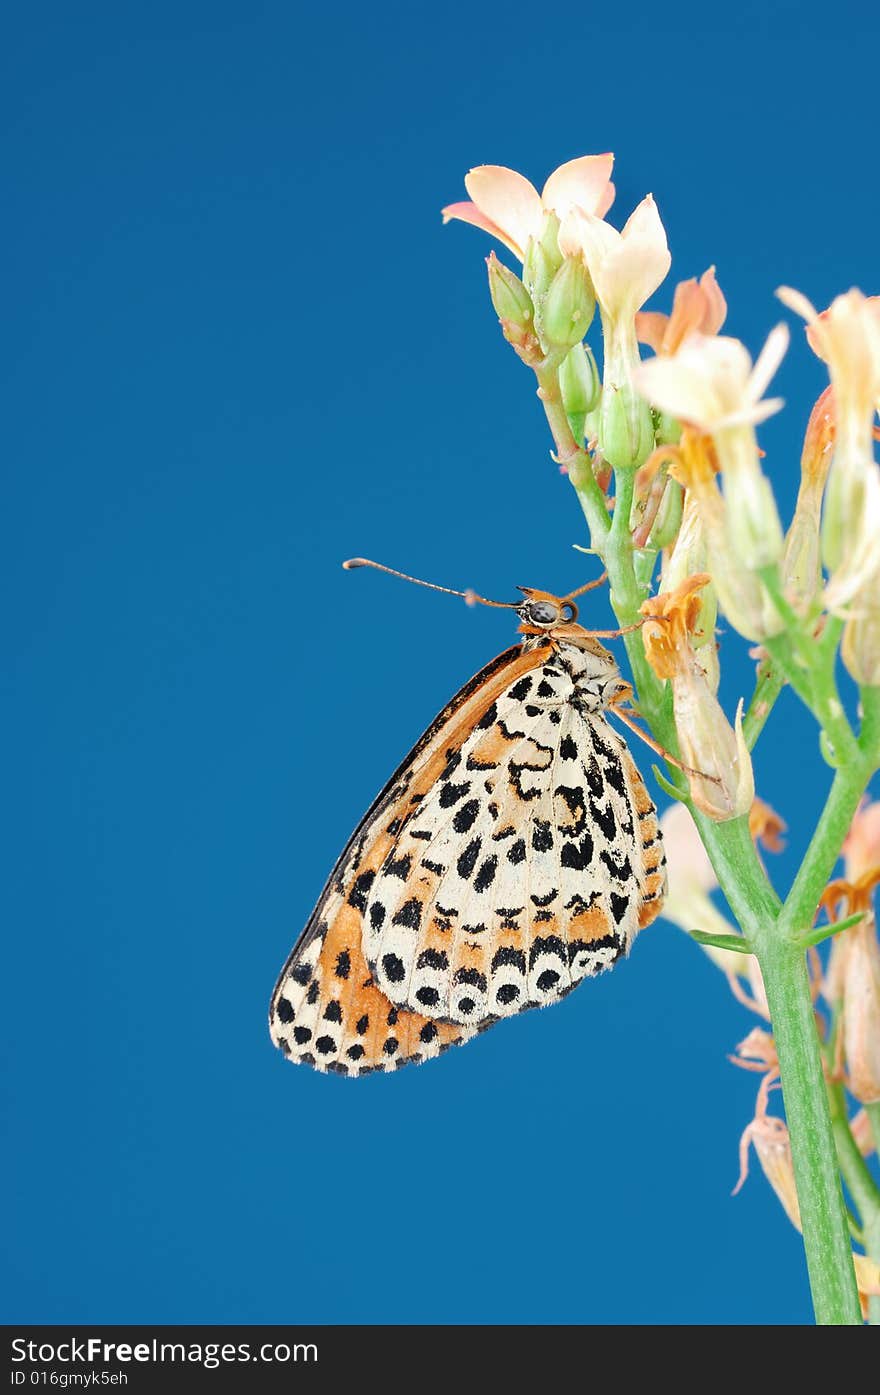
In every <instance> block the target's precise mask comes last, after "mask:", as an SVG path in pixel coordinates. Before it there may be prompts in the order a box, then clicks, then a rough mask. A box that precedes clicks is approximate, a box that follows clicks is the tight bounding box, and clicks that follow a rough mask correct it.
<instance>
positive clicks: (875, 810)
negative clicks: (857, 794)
mask: <svg viewBox="0 0 880 1395" xmlns="http://www.w3.org/2000/svg"><path fill="white" fill-rule="evenodd" d="M843 856H844V865H845V867H846V876H847V880H848V881H849V882H858V881H859V880H860V879H861V878H862V877H864V876H865V875H866V874H869V873H871V872H873V871H875V870H876V869H877V868H878V867H880V801H874V802H872V801H871V800H870V799H863V800H862V803H861V805H860V806H859V809H858V812H857V814H856V816H855V818H854V819H853V821H852V823H851V824H850V826H849V832H848V833H847V835H846V838H845V839H844V843H843Z"/></svg>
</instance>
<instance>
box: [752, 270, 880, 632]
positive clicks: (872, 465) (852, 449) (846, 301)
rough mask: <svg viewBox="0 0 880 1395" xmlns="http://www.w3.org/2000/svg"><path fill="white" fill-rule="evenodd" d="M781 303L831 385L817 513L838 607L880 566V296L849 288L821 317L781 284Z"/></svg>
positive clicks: (828, 595) (829, 597)
mask: <svg viewBox="0 0 880 1395" xmlns="http://www.w3.org/2000/svg"><path fill="white" fill-rule="evenodd" d="M777 295H778V296H779V299H780V300H781V301H782V302H783V304H784V305H787V306H788V308H789V309H790V310H794V312H795V313H796V314H798V315H801V316H803V318H804V319H805V320H806V321H807V326H808V329H807V337H808V339H809V341H810V344H811V346H812V348H813V349H814V350H815V352H816V353H817V354H818V355H819V357H820V358H822V359H823V360H824V361H825V362H826V363H827V365H828V373H829V376H830V378H831V386H832V387H833V389H834V455H833V459H832V463H831V469H830V472H829V475H828V486H827V489H826V491H825V502H824V511H823V518H822V556H823V559H824V562H825V565H826V567H827V568H828V570H829V572H830V573H831V579H830V581H829V583H828V585H827V587H826V588H825V604H826V606H827V607H828V608H829V609H831V610H833V611H835V613H837V612H841V611H843V613H845V607H846V606H847V605H848V603H849V602H850V601H852V600H853V599H854V598H856V597H857V596H858V594H859V593H860V592H861V591H862V590H863V589H864V587H865V585H866V583H867V582H869V581H870V580H871V579H872V578H873V577H874V576H875V575H876V573H877V572H878V570H880V549H878V548H877V545H876V541H877V537H878V535H880V469H878V467H877V465H876V462H875V460H874V446H873V438H872V437H873V424H874V413H875V410H876V407H877V403H878V401H880V297H877V296H874V297H871V298H870V299H869V298H868V297H866V296H864V295H863V294H862V292H861V291H859V290H856V289H853V290H850V291H847V293H846V294H845V295H839V296H837V298H836V299H835V300H834V301H832V303H831V305H830V306H829V307H828V309H827V310H825V311H823V312H822V314H821V315H820V314H819V312H818V311H817V310H816V308H815V306H814V305H812V304H811V303H810V301H809V300H807V298H806V296H804V295H801V293H800V292H799V291H795V290H792V289H791V287H790V286H782V287H781V288H780V289H779V290H778V291H777Z"/></svg>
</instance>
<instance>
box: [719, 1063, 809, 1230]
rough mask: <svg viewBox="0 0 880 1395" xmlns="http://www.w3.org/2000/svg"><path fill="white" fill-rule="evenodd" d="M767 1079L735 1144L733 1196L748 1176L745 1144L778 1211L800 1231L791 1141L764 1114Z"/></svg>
mask: <svg viewBox="0 0 880 1395" xmlns="http://www.w3.org/2000/svg"><path fill="white" fill-rule="evenodd" d="M769 1083H770V1077H769V1076H767V1077H765V1079H764V1081H763V1082H762V1084H761V1089H760V1090H759V1091H758V1102H757V1105H756V1108H755V1117H754V1119H753V1120H752V1121H751V1123H750V1124H748V1125H747V1127H746V1128H745V1129H744V1131H743V1135H742V1138H741V1139H740V1144H739V1180H738V1181H737V1184H736V1186H735V1187H734V1189H733V1194H734V1196H736V1194H737V1192H738V1191H739V1190H740V1188H741V1187H742V1186H743V1184H744V1182H745V1180H746V1178H747V1177H748V1175H749V1144H752V1145H753V1147H754V1149H755V1152H756V1153H757V1155H758V1162H759V1163H760V1164H761V1169H762V1171H763V1173H764V1176H765V1177H766V1178H767V1181H768V1182H769V1183H770V1185H771V1187H772V1188H773V1190H774V1191H775V1193H776V1195H777V1196H778V1198H779V1200H780V1201H781V1202H782V1208H783V1210H784V1211H785V1214H786V1215H787V1216H788V1219H789V1220H790V1221H791V1223H792V1225H793V1226H795V1227H796V1228H797V1229H798V1230H800V1229H801V1213H800V1207H799V1206H798V1197H797V1188H796V1186H795V1181H794V1165H793V1164H792V1160H791V1140H790V1139H789V1136H788V1126H787V1124H786V1123H785V1121H784V1120H783V1119H777V1118H776V1117H775V1116H774V1115H772V1114H768V1113H767V1094H768V1087H769Z"/></svg>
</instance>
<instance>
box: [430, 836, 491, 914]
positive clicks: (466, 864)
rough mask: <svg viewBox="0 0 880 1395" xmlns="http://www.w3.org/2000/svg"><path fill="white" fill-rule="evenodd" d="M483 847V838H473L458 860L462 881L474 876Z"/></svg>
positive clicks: (458, 869) (457, 866)
mask: <svg viewBox="0 0 880 1395" xmlns="http://www.w3.org/2000/svg"><path fill="white" fill-rule="evenodd" d="M481 847H482V840H481V839H480V838H472V839H471V841H470V842H469V843H468V845H467V847H466V848H465V850H464V852H463V853H461V854H460V856H459V859H458V862H457V863H456V869H457V871H458V875H459V876H460V877H461V879H462V881H468V880H469V879H470V878H471V877H472V876H473V872H474V868H475V867H476V865H477V858H478V857H479V855H480V848H481ZM438 909H439V908H438Z"/></svg>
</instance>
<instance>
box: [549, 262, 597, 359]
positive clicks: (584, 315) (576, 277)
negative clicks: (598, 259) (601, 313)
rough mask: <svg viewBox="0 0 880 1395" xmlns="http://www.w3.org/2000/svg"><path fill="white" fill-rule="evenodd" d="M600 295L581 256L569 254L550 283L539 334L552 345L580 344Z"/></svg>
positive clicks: (566, 346)
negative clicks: (594, 287)
mask: <svg viewBox="0 0 880 1395" xmlns="http://www.w3.org/2000/svg"><path fill="white" fill-rule="evenodd" d="M595 310H596V297H595V294H594V292H593V284H592V282H591V280H590V273H589V272H588V271H587V268H586V266H585V265H584V263H583V261H582V259H581V258H580V257H566V259H565V261H564V262H563V263H562V266H561V267H560V268H559V270H558V271H557V273H556V275H555V276H554V277H553V280H552V281H551V283H550V288H549V290H548V291H547V295H546V298H545V300H544V304H543V306H542V308H541V311H540V315H539V326H538V328H539V333H540V336H541V338H542V340H544V342H545V343H546V344H547V345H548V346H550V347H552V348H568V347H570V346H571V345H574V344H579V343H580V342H581V340H582V339H583V337H584V335H585V334H586V332H587V330H588V329H589V328H590V321H591V320H592V318H593V315H594V313H595Z"/></svg>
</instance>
